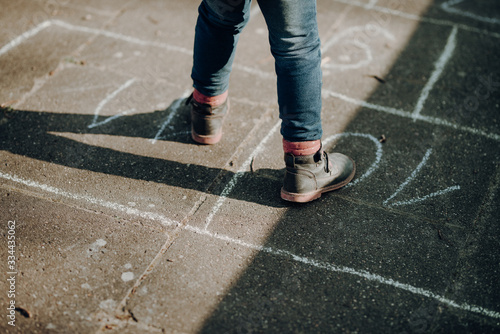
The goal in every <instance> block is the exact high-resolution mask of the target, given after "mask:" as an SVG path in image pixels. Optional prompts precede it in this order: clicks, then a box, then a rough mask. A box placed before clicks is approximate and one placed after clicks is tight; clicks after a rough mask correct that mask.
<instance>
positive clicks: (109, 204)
mask: <svg viewBox="0 0 500 334" xmlns="http://www.w3.org/2000/svg"><path fill="white" fill-rule="evenodd" d="M339 2H342V1H339ZM375 4H376V1H371V2H370V7H369V8H376V6H375ZM391 14H394V12H393V11H391ZM399 14H401V13H399ZM436 22H437V21H436ZM436 22H434V23H436ZM445 23H446V22H445ZM52 24H54V25H56V26H60V27H63V28H67V29H70V30H75V31H81V32H88V33H93V34H100V35H103V36H107V37H111V38H115V39H120V40H123V41H126V42H130V43H135V44H140V45H149V46H156V47H160V48H164V49H167V50H171V51H177V52H181V53H185V54H192V51H190V50H187V49H183V48H178V47H175V46H171V45H168V44H165V43H157V42H147V41H143V40H140V39H137V38H134V37H130V36H126V35H122V34H117V33H113V32H109V31H106V30H102V29H93V28H87V27H82V26H75V25H71V24H68V23H65V22H62V21H58V20H51V21H46V22H43V23H42V24H40V25H39V26H37V27H35V28H34V29H32V30H30V31H28V32H25V33H24V34H22V35H21V36H19V37H18V38H16V39H14V40H13V41H11V42H10V43H8V44H7V45H5V46H4V47H3V48H1V49H0V55H3V54H5V53H6V52H8V51H9V50H11V49H12V48H14V47H16V46H18V45H19V44H21V43H22V42H23V41H24V40H26V39H28V38H31V37H32V36H34V35H36V34H38V33H39V32H40V31H42V30H43V29H45V28H47V27H49V26H51V25H52ZM457 27H460V28H463V26H454V30H453V31H454V33H453V32H452V34H454V35H456V29H457ZM469 30H470V29H469ZM450 38H451V35H450ZM449 40H450V39H449ZM436 68H438V66H437V65H436ZM240 69H242V70H244V71H247V72H250V73H253V74H256V75H259V76H263V77H270V75H269V74H268V73H260V71H258V70H254V69H252V68H245V67H242V68H240ZM439 74H440V73H439ZM439 74H438V77H439ZM431 78H432V77H431ZM127 83H128V82H127ZM432 85H433V83H432V82H431V84H430V86H431V87H430V89H432ZM122 87H123V86H122ZM122 87H120V88H119V89H118V90H117V92H118V93H119V91H121V89H122ZM125 88H126V87H125ZM430 89H429V91H430ZM327 93H328V94H329V95H331V96H335V95H337V97H339V98H342V99H344V100H345V101H347V102H354V103H355V104H358V105H362V106H365V107H370V108H371V109H374V110H377V111H383V112H387V111H390V112H389V113H391V114H394V115H398V116H403V117H408V118H413V119H418V120H423V121H427V122H429V123H434V124H438V125H446V126H451V127H454V128H456V129H459V130H465V131H468V132H472V133H475V134H478V135H482V136H486V137H489V138H492V139H495V140H499V139H500V138H499V136H498V135H494V134H488V133H485V132H482V131H479V130H477V129H473V128H467V127H462V126H459V125H455V124H451V123H449V122H446V121H443V120H440V119H438V118H429V117H425V116H421V115H420V110H418V109H416V110H418V112H417V111H414V112H413V113H408V112H405V111H401V110H397V109H392V108H387V107H383V106H378V105H372V104H369V103H366V102H365V101H359V100H355V99H352V98H349V97H346V96H342V95H341V94H338V93H335V92H327ZM111 95H113V94H111ZM111 98H112V97H111ZM425 99H426V98H425V97H424V98H422V105H423V103H424V102H425ZM419 101H420V100H419ZM102 103H103V104H105V103H107V101H106V100H104V102H102ZM417 106H418V104H417ZM98 109H99V108H98ZM127 112H129V111H127ZM123 113H124V112H122V114H123ZM97 116H98V113H97V109H96V115H95V117H97ZM116 116H118V115H116ZM112 117H115V116H112ZM112 117H111V118H108V119H107V120H111V119H113V118H112ZM107 120H105V121H107ZM105 121H104V122H105ZM167 123H168V122H167ZM96 124H98V123H96V119H94V122H93V123H92V124H91V126H92V125H96ZM275 127H276V126H275ZM273 129H274V128H273ZM272 132H273V131H271V132H270V133H272ZM160 133H161V132H159V133H158V134H157V137H158V135H159V134H160ZM155 138H156V137H155ZM259 147H260V145H259V146H258V147H257V149H256V150H255V151H254V154H255V152H257V151H258V149H259ZM252 156H253V155H251V157H252ZM244 166H246V165H245V164H244V165H243V166H242V168H243V167H244ZM236 175H238V173H237V174H236ZM0 177H2V178H4V179H8V180H11V181H13V182H17V183H21V184H25V185H26V186H29V187H35V188H39V189H42V190H44V191H47V192H51V193H54V194H58V195H60V196H63V197H68V198H73V199H79V200H85V201H87V202H90V203H93V204H98V205H102V206H104V207H108V208H112V209H115V210H120V211H123V212H126V213H128V214H131V215H137V216H140V217H143V218H147V219H152V220H156V221H160V222H161V223H162V224H164V225H167V226H171V225H177V224H178V223H176V222H174V221H172V220H170V219H168V218H167V217H164V216H162V215H157V214H154V213H149V212H143V211H140V210H137V209H134V208H129V207H126V206H123V205H120V204H117V203H112V202H108V201H102V200H99V199H95V198H93V197H90V196H81V195H75V194H71V193H69V192H66V191H63V190H60V189H57V188H54V187H51V186H47V185H43V184H39V183H37V182H35V181H30V180H24V179H21V178H18V177H16V176H12V175H9V174H4V173H1V172H0ZM237 181H238V178H237V177H236V176H235V178H234V180H231V181H230V182H229V183H228V185H227V186H226V189H227V191H226V189H225V190H224V191H223V194H224V193H225V192H227V193H229V192H230V191H231V190H232V188H234V185H235V184H236V183H237ZM223 194H221V195H223ZM431 195H432V194H431ZM429 196H430V195H429ZM221 198H222V200H221V201H222V202H221V204H220V205H219V206H217V205H215V206H214V210H215V211H213V212H214V214H215V213H216V212H217V210H218V208H220V206H221V205H222V204H223V201H224V198H225V196H221V197H220V199H221ZM209 223H210V221H208V224H209ZM208 224H207V225H206V228H205V229H203V230H201V229H198V228H195V227H191V226H189V225H187V226H185V229H186V230H190V231H192V232H195V233H200V234H204V235H207V236H210V237H213V238H219V239H221V240H226V241H230V242H232V243H237V244H241V245H243V246H246V247H250V248H253V249H256V250H260V251H264V252H267V253H270V254H274V255H280V256H287V257H291V258H293V259H294V260H295V261H298V262H302V263H304V264H308V265H312V266H315V267H318V268H322V269H326V270H330V271H337V272H343V273H350V274H353V275H357V276H360V277H363V278H366V279H368V280H372V281H377V282H380V283H383V284H387V285H391V286H394V287H397V288H400V289H403V290H406V291H409V292H412V293H414V294H419V295H422V296H426V297H430V298H434V299H437V300H439V301H440V302H442V303H444V304H447V305H449V306H452V307H456V308H460V309H463V310H466V311H471V312H476V313H480V314H483V315H487V316H490V317H494V318H500V314H499V313H498V312H495V311H490V310H487V309H485V308H482V307H478V306H474V305H468V304H466V303H462V304H459V303H456V302H454V301H452V300H449V299H446V298H444V297H441V296H439V295H436V294H434V293H432V292H430V291H427V290H423V289H420V288H416V287H412V286H411V285H407V284H403V283H399V282H397V281H394V280H392V279H386V278H384V277H382V276H379V275H375V274H371V273H369V272H366V271H357V270H355V269H352V268H348V267H337V266H334V265H332V264H327V263H321V262H318V261H315V260H313V259H308V258H304V257H300V256H297V255H294V254H292V253H290V252H287V251H284V250H279V249H273V248H269V247H263V246H257V245H253V244H249V243H245V242H243V241H241V240H235V239H232V238H230V237H227V236H224V235H218V234H213V233H211V232H209V231H208V230H207V228H208Z"/></svg>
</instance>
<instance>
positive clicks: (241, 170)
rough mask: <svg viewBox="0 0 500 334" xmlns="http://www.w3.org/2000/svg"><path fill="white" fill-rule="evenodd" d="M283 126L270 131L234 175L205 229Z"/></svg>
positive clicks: (279, 123)
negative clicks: (254, 159)
mask: <svg viewBox="0 0 500 334" xmlns="http://www.w3.org/2000/svg"><path fill="white" fill-rule="evenodd" d="M280 125H281V121H279V122H277V123H276V124H275V125H274V126H273V128H272V129H271V130H270V131H269V133H268V134H267V135H266V136H265V137H264V138H263V139H262V140H261V142H260V143H259V145H257V147H256V148H255V149H254V150H253V152H252V154H250V156H249V157H248V159H247V160H246V161H245V162H244V163H243V165H241V167H240V168H239V169H238V171H237V172H236V173H235V174H234V175H233V177H232V178H231V180H230V181H229V182H228V183H227V185H226V186H225V188H224V190H222V193H221V194H220V195H219V199H218V200H217V203H215V205H214V206H213V207H212V210H211V211H210V213H209V215H208V217H207V219H206V220H205V229H208V227H209V226H210V223H212V220H213V219H214V217H215V215H216V213H217V212H218V211H219V209H220V208H221V206H222V205H223V204H224V202H225V201H226V200H227V196H228V195H229V194H230V193H231V191H233V189H234V187H235V186H236V184H238V181H239V179H240V178H241V177H242V176H243V175H244V174H245V172H246V171H247V170H248V168H249V167H250V164H251V163H252V160H253V158H254V157H255V156H256V155H257V154H259V153H260V152H261V151H262V150H263V149H264V146H265V145H266V143H267V142H268V140H269V139H270V138H271V137H272V135H274V133H275V132H276V131H277V130H278V129H279V127H280Z"/></svg>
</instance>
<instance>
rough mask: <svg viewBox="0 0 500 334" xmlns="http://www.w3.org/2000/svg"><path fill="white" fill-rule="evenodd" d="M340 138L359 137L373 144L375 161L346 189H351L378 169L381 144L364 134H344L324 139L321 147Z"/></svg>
mask: <svg viewBox="0 0 500 334" xmlns="http://www.w3.org/2000/svg"><path fill="white" fill-rule="evenodd" d="M342 137H361V138H366V139H369V140H371V141H372V142H373V144H375V148H376V152H375V161H374V162H373V163H372V164H371V166H370V167H369V168H368V170H367V171H366V172H365V173H364V174H363V175H361V176H360V177H358V178H356V179H354V180H353V181H352V182H351V183H349V184H348V185H347V186H345V187H344V188H347V187H352V186H354V185H356V184H358V183H360V182H362V181H364V180H365V179H366V178H367V177H369V176H370V175H371V174H372V173H373V172H374V171H375V170H377V168H378V167H379V163H380V160H382V154H383V149H382V144H381V143H380V142H379V140H378V139H377V138H375V137H374V136H372V135H370V134H365V133H353V132H344V133H340V134H335V135H333V136H330V137H327V138H326V139H324V140H323V146H328V145H329V144H330V142H332V141H334V140H336V139H338V138H342Z"/></svg>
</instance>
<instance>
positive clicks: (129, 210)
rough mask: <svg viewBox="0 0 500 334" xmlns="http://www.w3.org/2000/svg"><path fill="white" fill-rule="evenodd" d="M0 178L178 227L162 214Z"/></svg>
mask: <svg viewBox="0 0 500 334" xmlns="http://www.w3.org/2000/svg"><path fill="white" fill-rule="evenodd" d="M0 178H3V179H5V180H9V181H13V182H16V183H20V184H23V185H25V186H28V187H31V188H36V189H40V190H43V191H45V192H48V193H52V194H54V195H58V196H62V197H66V198H69V199H73V200H77V201H85V202H88V203H91V204H96V205H100V206H103V207H105V208H108V209H113V210H117V211H121V212H124V213H126V214H129V215H134V216H139V217H142V218H145V219H151V220H155V221H159V222H160V223H161V224H162V225H163V226H177V225H178V223H177V222H175V221H173V220H171V219H169V218H167V217H165V216H163V215H161V214H157V213H152V212H145V211H141V210H138V209H135V208H131V207H128V206H125V205H122V204H118V203H113V202H109V201H105V200H102V199H98V198H95V197H92V196H89V195H80V194H73V193H70V192H67V191H65V190H62V189H59V188H56V187H52V186H49V185H46V184H43V183H39V182H36V181H32V180H26V179H23V178H20V177H17V176H16V175H11V174H6V173H3V172H0Z"/></svg>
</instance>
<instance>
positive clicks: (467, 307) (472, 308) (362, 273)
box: [185, 226, 500, 319]
mask: <svg viewBox="0 0 500 334" xmlns="http://www.w3.org/2000/svg"><path fill="white" fill-rule="evenodd" d="M185 229H186V230H188V231H191V232H194V233H197V234H201V235H206V236H208V237H211V238H215V239H219V240H222V241H226V242H231V243H234V244H237V245H240V246H243V247H247V248H250V249H253V250H256V251H260V252H266V253H268V254H271V255H275V256H280V257H286V258H291V259H293V260H294V261H296V262H299V263H302V264H305V265H309V266H312V267H316V268H318V269H324V270H328V271H331V272H338V273H343V274H350V275H354V276H358V277H361V278H364V279H366V280H368V281H372V282H376V283H381V284H384V285H388V286H391V287H394V288H397V289H401V290H404V291H407V292H410V293H413V294H415V295H420V296H424V297H428V298H432V299H435V300H437V301H439V302H440V303H443V304H445V305H448V306H451V307H454V308H457V309H461V310H464V311H468V312H474V313H478V314H481V315H484V316H488V317H491V318H496V319H500V313H499V312H496V311H492V310H488V309H486V308H484V307H481V306H476V305H471V304H468V303H459V302H456V301H454V300H451V299H448V298H445V297H443V296H440V295H438V294H435V293H434V292H431V291H429V290H425V289H421V288H418V287H414V286H412V285H410V284H405V283H401V282H398V281H395V280H393V279H391V278H386V277H383V276H380V275H377V274H372V273H370V272H368V271H366V270H356V269H353V268H349V267H345V266H336V265H334V264H331V263H326V262H320V261H317V260H315V259H311V258H307V257H304V256H300V255H296V254H293V253H291V252H289V251H286V250H283V249H276V248H272V247H266V246H259V245H254V244H251V243H248V242H245V241H242V240H240V239H234V238H231V237H228V236H226V235H221V234H215V233H212V232H210V231H207V230H206V229H203V230H202V229H200V228H197V227H193V226H186V227H185Z"/></svg>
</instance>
